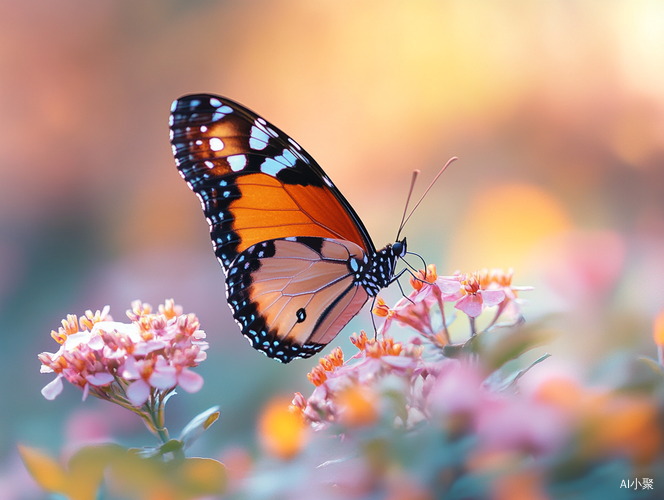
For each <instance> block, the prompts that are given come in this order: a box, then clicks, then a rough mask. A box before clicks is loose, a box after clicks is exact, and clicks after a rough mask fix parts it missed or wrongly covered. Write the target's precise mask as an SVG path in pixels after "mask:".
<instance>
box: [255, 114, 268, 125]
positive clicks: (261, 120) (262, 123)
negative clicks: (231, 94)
mask: <svg viewBox="0 0 664 500" xmlns="http://www.w3.org/2000/svg"><path fill="white" fill-rule="evenodd" d="M256 121H257V122H258V123H260V124H261V125H267V122H266V121H265V120H263V119H262V118H261V117H260V116H259V117H258V118H256Z"/></svg>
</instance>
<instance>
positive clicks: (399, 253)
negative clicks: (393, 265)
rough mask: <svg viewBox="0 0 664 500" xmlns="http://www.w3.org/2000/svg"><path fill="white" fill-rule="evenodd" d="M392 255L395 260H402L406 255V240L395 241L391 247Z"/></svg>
mask: <svg viewBox="0 0 664 500" xmlns="http://www.w3.org/2000/svg"><path fill="white" fill-rule="evenodd" d="M392 253H393V255H394V256H395V257H396V258H397V259H403V258H404V256H405V255H406V238H404V239H402V240H401V241H396V242H394V244H393V245H392Z"/></svg>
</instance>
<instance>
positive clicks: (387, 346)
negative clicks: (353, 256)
mask: <svg viewBox="0 0 664 500" xmlns="http://www.w3.org/2000/svg"><path fill="white" fill-rule="evenodd" d="M419 340H420V339H419V337H413V338H411V339H410V340H409V341H408V342H406V343H405V344H402V343H395V342H394V341H393V340H392V338H390V337H387V336H386V337H384V338H383V339H381V340H373V339H367V337H366V334H365V333H364V332H362V333H361V334H360V335H359V336H357V335H356V334H354V335H353V337H351V341H352V342H353V343H354V344H355V345H356V346H357V347H358V348H359V349H360V352H359V353H358V354H356V355H355V356H354V357H353V358H352V360H354V362H349V363H346V364H344V363H343V354H342V352H341V349H340V348H336V349H335V350H334V351H333V352H332V353H331V354H330V355H328V356H326V357H325V358H323V359H321V361H320V364H319V365H318V366H316V367H315V368H314V369H313V370H312V372H311V373H310V374H309V380H310V381H311V382H312V383H313V384H314V385H315V386H316V388H315V389H314V392H313V393H312V395H311V396H310V397H309V399H305V398H304V397H303V396H302V394H300V393H299V392H298V393H296V394H295V397H294V399H293V401H292V404H291V407H290V408H291V411H292V412H295V413H300V414H301V415H302V417H303V418H304V420H305V422H307V423H309V424H310V425H311V426H312V428H313V429H314V430H322V429H325V428H327V427H329V426H330V425H331V424H334V423H340V424H342V425H345V426H346V427H347V428H348V427H355V426H358V425H365V424H372V423H374V422H375V421H376V420H377V419H378V416H379V415H380V413H381V412H384V409H382V408H381V407H380V405H381V404H382V403H383V402H384V401H385V400H389V399H390V397H389V393H390V392H391V391H392V392H393V391H394V390H395V387H398V385H395V384H394V380H392V382H390V383H388V384H385V386H384V387H382V386H381V384H382V382H383V381H384V380H386V379H387V378H388V377H392V379H394V378H396V379H400V380H402V382H403V385H402V391H401V393H402V394H403V395H405V396H406V397H405V400H404V403H405V408H404V410H405V412H404V413H402V414H401V415H399V416H400V419H397V420H396V421H395V425H397V426H399V427H406V428H412V427H413V426H414V425H416V424H418V423H420V422H422V421H430V422H433V421H435V422H438V423H441V422H445V423H446V425H447V426H451V427H450V428H448V429H447V431H448V432H450V433H451V434H452V435H459V434H474V435H476V436H478V437H479V438H480V442H481V443H482V449H481V450H478V452H481V453H485V452H486V453H495V452H500V453H504V452H512V451H514V452H518V451H524V452H527V453H533V454H536V455H537V454H549V453H554V452H556V451H557V450H558V448H559V447H560V446H561V444H562V443H565V440H566V438H568V437H569V436H568V434H569V431H568V421H567V420H568V418H569V416H568V415H566V413H565V412H564V411H563V409H561V408H560V407H559V406H557V405H554V404H549V403H548V402H546V401H541V400H540V399H538V398H537V397H527V396H524V395H517V394H513V393H512V392H509V391H505V392H501V391H496V390H495V389H492V388H491V387H490V386H489V385H487V383H486V382H485V380H486V373H483V370H482V368H481V367H480V366H478V365H477V364H474V363H470V362H468V361H467V360H466V361H461V360H455V359H447V358H442V359H438V360H436V361H427V360H425V359H423V357H422V355H423V352H424V349H423V346H422V345H421V344H420V342H419ZM349 361H350V360H349ZM349 393H350V394H351V397H348V394H349ZM386 396H387V397H386ZM349 415H350V418H349ZM358 416H359V417H358Z"/></svg>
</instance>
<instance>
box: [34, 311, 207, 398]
mask: <svg viewBox="0 0 664 500" xmlns="http://www.w3.org/2000/svg"><path fill="white" fill-rule="evenodd" d="M108 312H109V307H108V306H106V307H104V309H103V310H102V311H97V312H96V313H94V314H93V313H92V311H86V313H85V316H81V317H80V318H79V319H77V318H76V316H74V315H69V316H67V319H65V320H62V326H61V327H60V328H59V329H58V331H57V332H56V331H52V332H51V336H52V337H53V338H54V339H55V340H56V341H57V342H58V343H59V344H60V349H59V350H58V351H57V352H55V353H49V352H43V353H41V354H40V355H39V360H40V361H41V362H42V366H41V372H42V373H55V374H56V378H55V379H54V380H53V381H52V382H50V383H49V384H48V385H46V387H44V388H43V389H42V394H43V395H44V397H45V398H46V399H49V400H52V399H55V398H56V397H57V396H58V394H60V393H61V392H62V389H63V383H62V379H63V378H64V379H66V380H67V381H68V382H70V383H71V384H73V385H75V386H78V387H80V388H81V389H82V390H83V399H85V398H86V397H87V396H88V394H92V395H94V396H97V397H99V398H102V399H106V400H111V401H113V402H116V403H118V404H121V405H122V406H127V407H131V406H133V407H140V406H142V405H144V404H145V403H146V401H148V398H149V397H150V396H151V395H154V394H155V393H160V395H161V396H162V399H163V396H165V395H166V394H167V393H169V392H171V391H172V390H173V389H175V387H176V386H177V385H179V386H180V387H182V388H183V389H184V390H185V391H187V392H196V391H198V390H199V389H200V388H201V387H202V386H203V378H202V377H201V376H200V375H199V374H197V373H195V372H193V371H192V370H190V368H192V367H195V366H198V364H199V363H200V362H201V361H203V360H205V358H206V353H205V350H206V349H207V347H208V343H207V342H206V341H205V340H203V339H205V332H204V331H203V330H200V329H199V323H198V319H197V318H196V316H195V315H193V314H188V315H183V314H182V308H181V307H180V306H176V305H175V304H174V302H173V300H167V301H166V303H165V304H164V305H160V306H159V312H158V313H152V308H151V307H150V305H149V304H143V303H141V302H140V301H135V302H133V303H132V309H130V310H128V311H127V316H128V317H129V319H130V320H131V323H128V324H127V323H120V322H115V321H113V319H112V318H111V316H110V315H109V314H108Z"/></svg>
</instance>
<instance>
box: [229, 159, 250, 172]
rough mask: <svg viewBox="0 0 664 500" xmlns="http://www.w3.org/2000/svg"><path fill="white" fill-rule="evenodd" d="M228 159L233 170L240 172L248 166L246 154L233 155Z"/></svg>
mask: <svg viewBox="0 0 664 500" xmlns="http://www.w3.org/2000/svg"><path fill="white" fill-rule="evenodd" d="M226 161H227V162H228V164H229V165H230V167H231V170H232V171H233V172H239V171H240V170H242V169H243V168H244V167H246V166H247V157H246V156H245V155H233V156H229V157H228V158H226Z"/></svg>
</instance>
